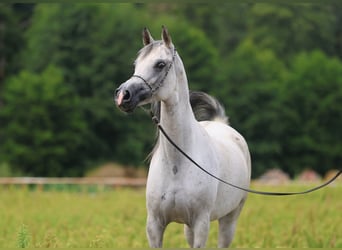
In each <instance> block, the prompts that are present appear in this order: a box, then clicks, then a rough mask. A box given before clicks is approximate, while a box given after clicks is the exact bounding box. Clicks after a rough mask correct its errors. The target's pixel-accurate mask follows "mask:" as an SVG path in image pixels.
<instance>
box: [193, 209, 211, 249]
mask: <svg viewBox="0 0 342 250" xmlns="http://www.w3.org/2000/svg"><path fill="white" fill-rule="evenodd" d="M209 227H210V218H209V215H205V216H201V217H199V218H197V220H196V221H195V223H194V226H193V229H192V230H193V232H194V239H193V246H192V247H194V248H199V247H205V245H206V243H207V239H208V234H209Z"/></svg>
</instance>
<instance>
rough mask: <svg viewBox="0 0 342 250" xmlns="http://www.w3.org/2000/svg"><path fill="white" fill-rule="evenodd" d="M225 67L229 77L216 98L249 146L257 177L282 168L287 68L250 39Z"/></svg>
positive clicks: (241, 45)
mask: <svg viewBox="0 0 342 250" xmlns="http://www.w3.org/2000/svg"><path fill="white" fill-rule="evenodd" d="M224 65H225V66H224V68H223V69H222V70H223V71H224V73H222V74H225V76H226V77H225V79H224V81H223V84H222V85H221V87H220V88H218V89H217V90H216V92H215V95H216V96H218V97H219V99H220V100H221V101H222V102H223V103H224V105H225V107H226V112H227V115H228V116H229V120H230V123H231V125H232V127H234V128H236V129H237V130H238V131H239V132H240V133H241V134H242V135H243V136H244V137H245V139H246V140H247V142H248V145H249V148H250V151H251V155H252V158H253V176H254V177H255V176H258V175H260V174H261V173H263V172H264V171H265V169H267V168H272V167H279V162H278V157H279V153H280V148H281V143H282V142H281V141H278V136H277V134H278V133H279V126H281V124H280V123H281V120H280V119H279V116H278V112H277V109H276V107H277V98H278V91H279V86H280V85H281V82H282V81H283V78H284V77H285V75H286V68H285V66H284V65H283V63H282V62H281V61H280V60H279V59H278V58H277V57H276V56H275V54H274V53H273V51H272V50H268V49H263V50H260V49H258V48H257V46H256V45H255V44H254V43H253V41H252V40H250V39H247V40H245V41H244V42H243V43H241V44H240V45H239V46H238V47H237V49H236V50H235V51H234V52H233V53H232V54H231V56H230V58H229V59H228V60H227V61H226V62H225V63H224Z"/></svg>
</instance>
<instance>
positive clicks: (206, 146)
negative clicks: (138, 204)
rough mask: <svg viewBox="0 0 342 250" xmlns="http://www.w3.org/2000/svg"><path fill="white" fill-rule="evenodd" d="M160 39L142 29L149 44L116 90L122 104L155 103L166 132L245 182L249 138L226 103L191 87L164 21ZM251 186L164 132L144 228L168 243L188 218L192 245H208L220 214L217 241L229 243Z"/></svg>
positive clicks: (130, 107)
mask: <svg viewBox="0 0 342 250" xmlns="http://www.w3.org/2000/svg"><path fill="white" fill-rule="evenodd" d="M161 38H162V39H161V40H154V39H153V38H152V36H151V34H150V32H149V30H148V29H147V28H144V29H143V32H142V40H143V45H144V46H143V48H142V49H141V50H140V51H139V52H138V56H137V58H136V60H135V62H134V65H135V69H134V74H133V75H132V76H131V77H130V78H129V79H128V80H127V81H126V82H124V83H122V84H121V85H120V86H119V87H118V88H117V89H116V91H115V94H114V99H115V100H114V101H115V103H116V105H117V106H118V107H119V108H120V109H121V110H122V111H124V112H126V113H130V112H133V111H134V110H135V108H136V107H139V106H142V105H146V104H156V103H157V104H158V105H153V106H154V107H157V108H155V110H156V112H158V116H159V117H160V121H159V122H160V123H159V124H160V125H161V126H162V127H163V129H164V130H165V131H167V133H168V136H169V137H170V138H172V140H173V142H174V143H176V144H177V145H178V146H179V147H180V148H181V149H182V150H183V151H185V152H186V153H187V154H188V155H191V157H192V158H193V159H194V160H195V161H196V162H197V163H198V164H200V165H201V166H203V167H204V168H205V169H206V170H207V171H209V172H210V173H212V174H213V175H215V176H218V177H219V178H221V179H224V180H226V181H229V182H231V183H235V184H236V185H239V186H241V187H244V188H248V187H249V185H250V176H251V158H250V153H249V150H248V145H247V143H246V141H245V139H244V138H243V136H242V135H240V133H238V132H237V131H236V130H235V129H233V128H232V127H231V126H230V125H229V123H228V119H227V117H226V115H225V111H224V108H223V106H222V105H221V104H220V103H219V102H218V101H217V100H216V99H215V98H214V97H212V96H210V95H208V94H206V93H203V92H190V91H189V86H188V80H187V76H186V72H185V68H184V65H183V62H182V60H181V58H180V56H179V54H178V53H177V50H176V47H175V46H174V44H173V42H172V39H171V36H170V34H169V32H168V30H167V28H166V27H164V26H163V27H162V32H161ZM246 198H247V192H245V191H242V190H238V189H234V188H233V187H230V186H227V185H225V184H224V183H222V182H220V181H218V180H217V179H214V178H212V177H211V176H209V175H207V174H206V173H205V172H203V171H201V170H200V169H198V168H196V167H195V166H194V165H193V163H191V162H190V161H189V160H188V159H187V158H185V157H184V156H183V155H182V154H180V152H179V151H178V150H176V148H175V147H174V146H173V145H171V144H170V142H169V141H168V140H167V139H166V138H165V136H163V135H162V134H159V136H158V138H157V143H156V145H155V148H154V149H153V152H152V156H151V159H150V166H149V172H148V177H147V184H146V207H147V222H146V233H147V238H148V242H149V245H150V247H152V248H160V247H162V246H163V235H164V231H165V229H166V227H167V225H168V224H169V223H171V222H176V223H181V224H184V233H185V237H186V239H187V242H188V244H189V246H190V247H205V246H206V242H207V239H208V233H209V227H210V222H211V221H213V220H218V222H219V237H218V247H228V246H229V245H230V244H231V242H232V239H233V236H234V232H235V229H236V224H237V220H238V217H239V215H240V212H241V209H242V207H243V206H244V203H245V201H246Z"/></svg>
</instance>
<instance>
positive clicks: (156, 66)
mask: <svg viewBox="0 0 342 250" xmlns="http://www.w3.org/2000/svg"><path fill="white" fill-rule="evenodd" d="M165 66H166V63H165V62H157V63H156V65H155V66H154V67H155V68H157V69H162V68H164V67H165Z"/></svg>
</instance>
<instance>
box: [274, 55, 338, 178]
mask: <svg viewBox="0 0 342 250" xmlns="http://www.w3.org/2000/svg"><path fill="white" fill-rule="evenodd" d="M290 72H291V73H290V74H289V75H288V77H287V79H286V80H285V81H284V83H283V84H282V86H281V92H280V96H279V101H280V103H281V110H279V114H280V115H281V117H282V119H283V121H282V122H283V125H282V126H283V131H282V153H283V154H284V155H286V156H287V157H285V158H283V163H284V166H285V167H286V169H288V170H289V171H290V172H292V173H298V171H299V170H300V169H301V167H310V168H313V169H315V170H316V171H318V172H320V173H322V174H323V173H325V172H326V171H327V170H328V169H330V168H331V167H338V166H340V165H339V164H341V162H340V160H341V156H340V155H341V154H340V152H342V144H341V139H340V138H342V133H341V129H340V128H341V127H342V121H341V120H340V119H338V117H339V116H340V114H341V113H342V108H341V105H339V103H342V63H341V61H339V60H338V59H336V58H329V57H327V56H326V55H324V54H323V53H322V52H321V51H313V52H311V53H301V54H299V55H298V56H297V57H296V58H295V59H294V62H293V65H292V67H291V71H290ZM285 135H286V136H285ZM313 155H314V156H315V157H313ZM298 156H300V157H298Z"/></svg>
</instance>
